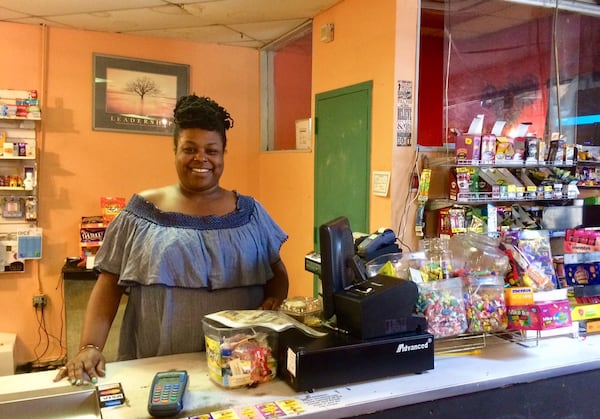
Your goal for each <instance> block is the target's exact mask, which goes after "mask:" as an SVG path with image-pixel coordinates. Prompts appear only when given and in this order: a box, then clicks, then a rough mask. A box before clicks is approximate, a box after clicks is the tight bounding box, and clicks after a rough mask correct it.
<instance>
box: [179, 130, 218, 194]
mask: <svg viewBox="0 0 600 419" xmlns="http://www.w3.org/2000/svg"><path fill="white" fill-rule="evenodd" d="M224 154H225V150H224V149H223V140H222V138H221V135H220V134H219V133H218V132H217V131H207V130H204V129H201V128H185V129H182V130H181V131H180V132H179V141H178V142H177V149H176V151H175V166H176V169H177V175H178V176H179V183H180V184H181V186H182V187H183V188H184V189H186V190H189V191H192V192H197V191H198V192H199V191H206V190H210V189H213V188H216V187H218V186H219V179H220V178H221V175H222V174H223V166H224V158H223V157H224Z"/></svg>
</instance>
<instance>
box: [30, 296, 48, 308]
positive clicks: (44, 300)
mask: <svg viewBox="0 0 600 419" xmlns="http://www.w3.org/2000/svg"><path fill="white" fill-rule="evenodd" d="M32 301H33V306H34V307H35V308H42V307H46V305H47V304H48V296H47V295H44V294H41V295H34V296H33V299H32Z"/></svg>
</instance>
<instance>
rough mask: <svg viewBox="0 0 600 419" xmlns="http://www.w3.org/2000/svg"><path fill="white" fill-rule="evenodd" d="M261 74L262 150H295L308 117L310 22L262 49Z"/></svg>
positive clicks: (309, 103)
mask: <svg viewBox="0 0 600 419" xmlns="http://www.w3.org/2000/svg"><path fill="white" fill-rule="evenodd" d="M260 73H261V92H262V94H261V146H262V150H263V151H275V150H294V149H296V148H297V136H298V135H297V129H296V126H297V125H298V126H301V127H302V128H301V129H302V130H303V135H307V133H306V132H305V129H306V125H307V124H306V123H307V121H309V120H310V115H311V85H312V21H310V22H307V23H306V24H304V25H302V26H301V27H299V28H297V29H296V30H294V31H293V32H291V33H290V34H288V35H286V36H285V37H283V38H282V39H279V40H278V41H276V42H274V43H272V44H270V45H268V46H266V47H264V48H263V49H262V50H261V71H260ZM308 126H309V127H310V124H308ZM308 135H309V136H310V132H309V133H308ZM298 140H300V139H298ZM305 140H306V139H305V138H304V139H303V140H302V141H303V144H305ZM302 148H304V146H302Z"/></svg>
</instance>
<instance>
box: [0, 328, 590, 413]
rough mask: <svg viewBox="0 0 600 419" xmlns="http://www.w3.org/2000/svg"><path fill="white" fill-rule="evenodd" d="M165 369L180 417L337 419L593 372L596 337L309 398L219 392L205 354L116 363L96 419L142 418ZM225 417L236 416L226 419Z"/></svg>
mask: <svg viewBox="0 0 600 419" xmlns="http://www.w3.org/2000/svg"><path fill="white" fill-rule="evenodd" d="M170 369H186V370H187V371H188V372H189V374H190V380H189V385H188V392H187V394H186V396H185V399H184V405H185V410H184V411H183V412H182V413H181V414H180V417H187V416H199V417H202V416H200V415H202V414H208V413H211V412H212V413H213V417H222V418H226V417H227V418H236V417H240V418H242V417H244V416H242V415H241V413H240V412H242V410H243V409H249V411H250V410H252V411H254V410H255V409H256V410H259V409H262V410H263V411H270V409H277V408H280V407H281V406H284V405H286V403H282V402H284V401H288V402H291V403H287V405H288V406H292V405H293V406H295V407H299V409H300V411H301V413H300V414H298V412H297V411H296V412H295V413H294V414H297V415H298V416H301V417H315V418H316V417H318V418H340V417H347V416H349V415H360V414H365V413H368V412H373V411H377V410H385V409H390V408H394V407H399V406H405V405H410V404H415V403H420V402H424V401H429V400H435V399H440V398H444V397H450V396H456V395H461V394H465V393H472V392H477V391H482V390H487V389H492V388H498V387H502V386H506V385H511V384H518V383H526V382H531V381H535V380H539V379H544V378H549V377H555V376H560V375H565V374H572V373H576V372H581V371H587V370H593V369H600V335H596V336H589V337H587V338H585V337H584V338H573V337H567V336H561V337H553V338H544V339H541V340H540V341H539V344H538V345H537V346H530V347H526V346H522V345H519V344H516V343H511V342H507V341H504V340H500V339H498V338H496V337H491V338H488V339H487V345H486V347H485V348H484V349H482V350H481V351H479V353H477V354H475V355H453V356H449V355H444V356H436V358H435V367H434V369H433V370H429V371H427V372H425V373H422V374H410V375H403V376H398V377H393V378H387V379H381V380H375V381H370V382H364V383H359V384H352V385H347V386H342V387H334V388H333V387H332V388H327V389H320V390H318V391H315V392H312V393H308V392H306V393H296V392H294V391H293V389H292V388H291V387H289V386H288V385H287V384H286V383H285V382H284V381H282V380H279V379H276V380H274V381H272V382H269V383H263V384H260V385H258V386H257V387H255V388H240V389H223V388H221V387H219V386H218V385H216V384H214V383H213V382H212V381H211V380H210V379H209V378H208V374H207V372H206V359H205V354H204V353H190V354H181V355H172V356H165V357H158V358H147V359H140V360H134V361H125V362H115V363H110V364H108V366H107V377H105V378H103V379H101V380H100V384H108V383H117V382H120V383H121V384H122V386H123V389H124V392H125V395H126V397H127V399H128V403H127V404H126V405H124V406H120V407H113V408H104V409H102V415H103V418H105V419H109V418H148V417H149V416H148V413H147V411H146V403H147V400H148V392H149V386H150V383H151V382H152V378H153V377H154V374H155V373H156V372H157V371H164V370H170ZM55 374H56V372H55V371H44V372H38V373H31V374H20V375H13V376H5V377H0V394H8V393H13V392H19V391H29V390H37V389H46V388H55V387H61V386H63V387H64V386H70V385H69V384H68V383H67V382H66V381H64V380H63V381H62V382H60V383H53V382H52V378H53V377H54V375H55ZM231 410H235V411H236V412H237V413H238V415H237V416H233V415H231ZM207 417H208V416H207ZM246 417H250V416H246ZM255 417H261V416H255Z"/></svg>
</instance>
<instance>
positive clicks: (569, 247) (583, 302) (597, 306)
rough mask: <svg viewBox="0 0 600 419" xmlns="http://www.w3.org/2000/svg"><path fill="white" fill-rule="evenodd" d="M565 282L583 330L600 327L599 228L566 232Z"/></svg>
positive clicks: (574, 314) (593, 329)
mask: <svg viewBox="0 0 600 419" xmlns="http://www.w3.org/2000/svg"><path fill="white" fill-rule="evenodd" d="M564 248H565V254H564V258H563V260H564V267H565V282H566V284H565V285H566V286H568V287H570V289H569V299H570V301H571V306H572V311H571V317H572V318H573V320H574V321H578V322H579V329H580V332H581V333H593V332H598V331H600V231H597V230H592V229H584V228H577V229H568V230H567V231H566V232H565V244H564Z"/></svg>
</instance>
